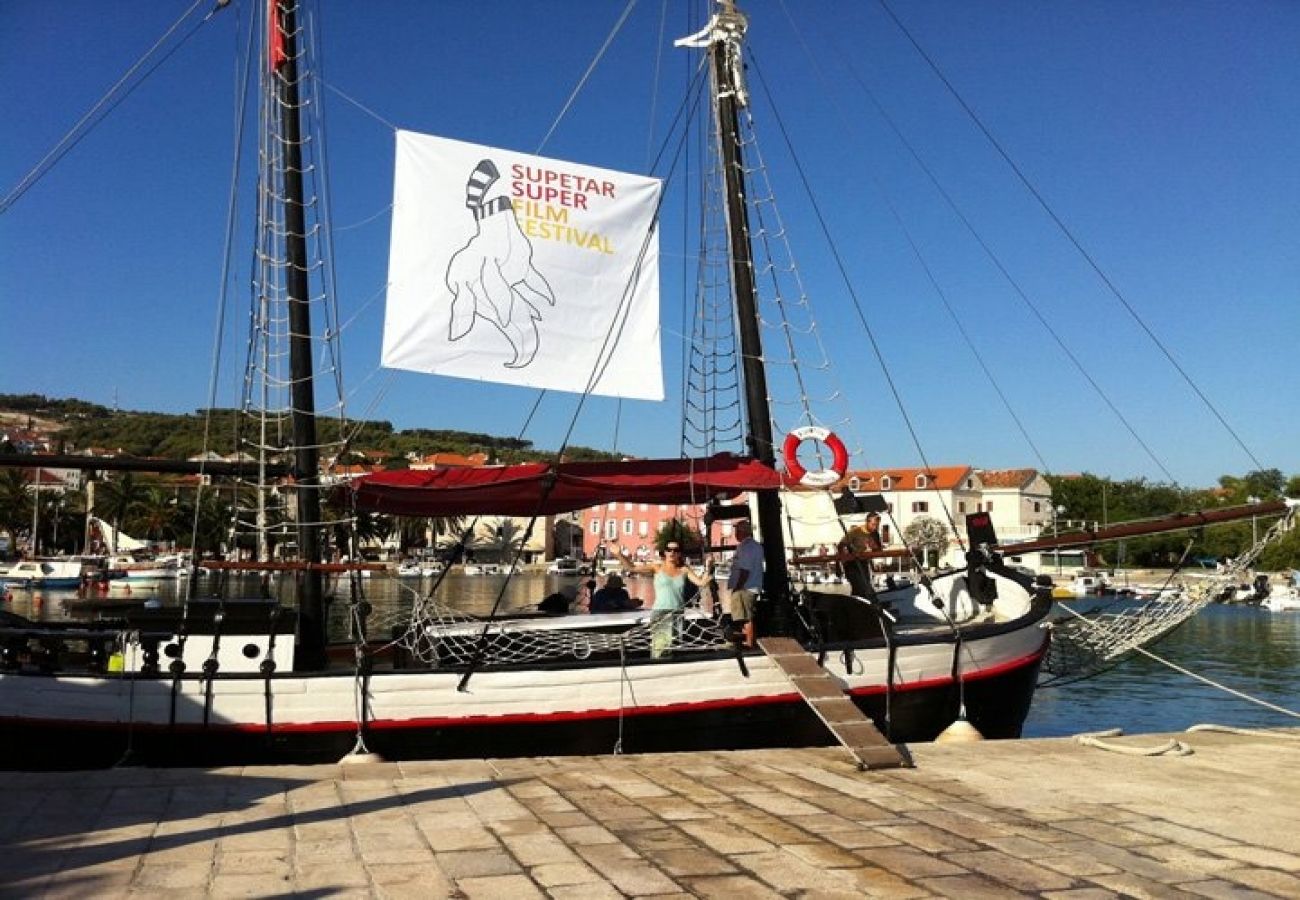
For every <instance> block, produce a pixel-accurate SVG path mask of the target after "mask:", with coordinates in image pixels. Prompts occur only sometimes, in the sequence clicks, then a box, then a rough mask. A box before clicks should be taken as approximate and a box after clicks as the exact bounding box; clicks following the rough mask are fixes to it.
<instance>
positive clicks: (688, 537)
mask: <svg viewBox="0 0 1300 900" xmlns="http://www.w3.org/2000/svg"><path fill="white" fill-rule="evenodd" d="M674 542H675V543H677V544H679V545H681V548H682V555H683V556H697V555H699V552H700V548H702V547H703V546H704V538H703V536H702V535H701V534H700V532H699V531H698V530H696V529H695V528H693V527H691V526H690V525H689V524H687V522H686V521H685V520H684V519H668V520H667V521H665V522H664V523H663V524H662V525H660V526H659V531H658V532H656V533H655V549H656V550H658V551H659V553H660V555H662V554H663V552H664V548H665V547H667V546H668V545H669V544H671V543H674Z"/></svg>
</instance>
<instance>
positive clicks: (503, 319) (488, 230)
mask: <svg viewBox="0 0 1300 900" xmlns="http://www.w3.org/2000/svg"><path fill="white" fill-rule="evenodd" d="M500 177H501V173H500V172H499V171H498V170H497V167H496V166H495V165H494V164H493V162H492V160H490V159H484V160H481V161H480V162H479V164H478V165H477V166H475V167H474V170H473V171H472V172H471V173H470V176H469V180H468V181H467V182H466V184H465V206H466V207H468V208H469V211H470V213H471V214H472V215H473V216H474V235H473V237H471V238H470V239H469V243H467V244H466V245H465V246H464V247H462V248H461V249H459V250H457V251H456V252H455V253H454V254H453V255H452V257H451V261H450V262H449V263H448V264H447V288H448V289H449V290H450V291H451V295H452V300H451V327H450V330H449V333H448V337H449V338H450V339H451V340H453V341H457V340H460V339H461V338H463V337H465V335H467V334H469V333H470V331H471V330H472V329H473V328H474V325H475V319H476V318H482V319H486V320H487V321H488V322H490V323H492V325H494V326H496V328H497V329H498V330H499V331H500V332H501V333H502V334H503V335H505V338H506V340H507V341H509V342H510V346H511V348H512V349H513V350H514V358H513V359H512V360H510V362H508V363H506V364H505V365H506V367H507V368H511V369H522V368H524V367H525V366H527V365H528V364H529V363H531V362H532V361H533V357H534V356H536V355H537V348H538V331H537V323H538V322H539V321H540V320H541V318H542V314H541V311H540V308H541V304H542V302H545V303H547V304H549V305H550V306H554V305H555V292H554V291H552V290H551V286H550V284H548V283H547V281H546V279H545V278H544V277H543V276H542V273H541V272H538V271H537V269H535V268H534V267H533V246H532V244H530V243H529V242H528V238H527V237H525V236H524V233H523V231H522V230H521V229H520V227H519V222H518V221H517V220H516V219H515V213H514V205H513V204H512V203H511V201H510V198H509V197H508V196H504V195H499V196H495V197H491V198H489V197H488V192H489V191H490V190H491V189H492V187H493V185H495V184H496V183H497V181H498V180H499V179H500Z"/></svg>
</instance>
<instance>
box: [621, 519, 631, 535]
mask: <svg viewBox="0 0 1300 900" xmlns="http://www.w3.org/2000/svg"><path fill="white" fill-rule="evenodd" d="M633 527H634V526H633V525H632V520H631V519H624V520H623V533H624V534H631V533H632V530H633Z"/></svg>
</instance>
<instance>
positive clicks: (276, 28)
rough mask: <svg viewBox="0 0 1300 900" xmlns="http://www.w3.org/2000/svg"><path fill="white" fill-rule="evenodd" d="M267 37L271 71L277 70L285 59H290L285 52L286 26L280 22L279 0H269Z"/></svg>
mask: <svg viewBox="0 0 1300 900" xmlns="http://www.w3.org/2000/svg"><path fill="white" fill-rule="evenodd" d="M266 23H267V29H268V30H267V37H266V47H267V54H266V58H267V61H268V62H269V63H270V64H271V71H272V72H275V71H277V70H278V69H279V68H280V66H282V65H284V61H285V60H286V59H288V57H287V56H285V53H284V28H283V26H282V25H281V22H280V4H279V0H267V9H266Z"/></svg>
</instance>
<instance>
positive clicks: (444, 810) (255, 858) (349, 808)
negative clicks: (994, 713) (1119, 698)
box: [0, 730, 1300, 898]
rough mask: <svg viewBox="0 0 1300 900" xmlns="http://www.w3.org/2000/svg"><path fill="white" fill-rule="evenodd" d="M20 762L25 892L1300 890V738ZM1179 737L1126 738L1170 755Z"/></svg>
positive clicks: (7, 846)
mask: <svg viewBox="0 0 1300 900" xmlns="http://www.w3.org/2000/svg"><path fill="white" fill-rule="evenodd" d="M1281 734H1284V735H1289V736H1290V737H1289V738H1284V737H1283V738H1280V737H1276V736H1270V735H1268V734H1266V733H1264V732H1249V733H1215V732H1197V733H1194V734H1180V735H1175V737H1178V738H1179V739H1181V740H1183V741H1185V742H1186V743H1187V744H1189V745H1190V746H1191V747H1192V749H1193V750H1194V752H1193V753H1192V754H1191V755H1189V756H1181V757H1180V756H1171V755H1164V756H1133V755H1125V754H1121V753H1116V752H1107V751H1105V750H1101V749H1096V748H1093V747H1088V746H1083V745H1081V744H1079V743H1077V742H1075V741H1073V740H1070V739H1064V738H1062V739H1050V740H1019V741H997V742H985V743H978V744H942V745H940V744H914V745H911V746H910V747H909V749H910V751H911V755H912V757H913V759H914V760H915V762H916V768H915V769H893V770H887V771H879V772H865V773H860V772H858V771H856V769H855V767H854V765H853V764H852V761H851V759H850V758H849V756H848V755H847V754H846V753H845V752H844V751H843V750H841V749H829V748H827V749H803V750H764V751H746V752H733V753H688V754H674V755H654V756H621V757H609V756H603V757H600V758H595V757H572V758H562V759H556V758H548V759H512V760H469V761H444V762H418V763H401V764H361V765H349V766H336V765H330V766H312V767H257V768H253V767H250V768H242V769H216V770H207V771H204V770H197V769H180V770H176V769H173V770H150V769H130V768H127V769H118V770H113V771H106V772H93V773H59V774H55V773H42V774H30V773H0V784H2V785H3V788H4V791H5V796H6V804H5V810H4V813H3V815H0V834H2V835H3V843H4V852H5V866H4V874H3V875H0V884H2V885H3V887H4V888H5V892H6V893H15V894H17V895H23V896H38V895H39V896H64V895H67V896H118V895H126V894H131V895H136V894H142V895H152V894H154V893H158V894H160V895H161V894H162V893H164V892H165V893H167V894H168V895H173V896H174V895H176V894H177V892H180V893H183V894H184V895H186V896H287V895H289V894H293V893H301V894H304V895H314V896H322V895H327V894H328V895H334V894H347V895H351V896H412V897H416V896H418V897H442V896H449V895H451V896H462V897H469V898H475V897H512V898H515V897H518V898H524V897H548V896H549V897H584V898H586V897H618V896H641V895H652V894H665V895H666V894H672V893H689V894H691V895H694V896H706V897H707V896H744V897H773V898H775V897H780V896H796V895H798V896H805V895H806V896H825V897H830V896H836V897H861V896H890V897H902V898H908V897H930V896H948V897H1003V896H1026V895H1027V896H1038V897H1053V898H1055V897H1080V898H1083V897H1109V896H1117V895H1118V896H1139V897H1148V896H1153V897H1183V896H1188V897H1191V896H1202V897H1229V896H1231V897H1268V896H1275V897H1296V896H1300V840H1298V839H1297V835H1296V830H1295V818H1294V816H1295V813H1294V811H1295V809H1296V808H1298V807H1300V781H1298V780H1297V779H1296V778H1295V777H1294V776H1295V772H1296V771H1298V770H1300V730H1291V731H1289V732H1281ZM1164 737H1165V736H1153V735H1143V736H1133V737H1125V738H1117V739H1113V743H1115V744H1118V745H1123V746H1127V747H1129V748H1149V747H1152V746H1154V745H1157V744H1159V743H1161V741H1162V740H1163V739H1164Z"/></svg>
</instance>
